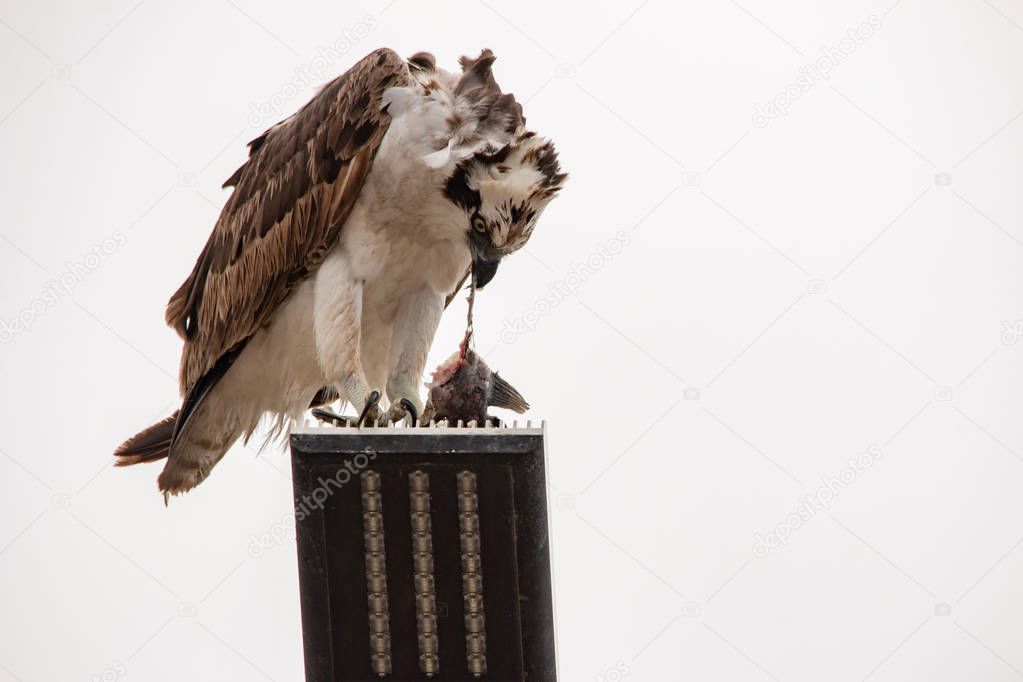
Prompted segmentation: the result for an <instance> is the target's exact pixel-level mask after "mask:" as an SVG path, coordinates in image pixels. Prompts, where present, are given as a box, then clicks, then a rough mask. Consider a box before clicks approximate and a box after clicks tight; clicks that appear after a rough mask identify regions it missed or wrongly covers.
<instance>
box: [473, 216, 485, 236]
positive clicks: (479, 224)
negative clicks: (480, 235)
mask: <svg viewBox="0 0 1023 682" xmlns="http://www.w3.org/2000/svg"><path fill="white" fill-rule="evenodd" d="M472 229H474V230H476V231H477V232H486V231H487V221H485V220H484V219H483V218H482V216H476V217H475V218H473V219H472Z"/></svg>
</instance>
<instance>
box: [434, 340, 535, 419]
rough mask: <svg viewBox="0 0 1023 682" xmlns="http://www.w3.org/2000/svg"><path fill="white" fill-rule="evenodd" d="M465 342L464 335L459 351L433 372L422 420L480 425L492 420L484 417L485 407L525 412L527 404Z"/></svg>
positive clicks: (513, 388)
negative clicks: (473, 422) (472, 422)
mask: <svg viewBox="0 0 1023 682" xmlns="http://www.w3.org/2000/svg"><path fill="white" fill-rule="evenodd" d="M468 341H469V337H468V335H467V336H466V338H465V340H464V341H462V344H461V346H460V347H459V349H458V351H457V352H455V353H454V354H452V355H451V357H449V358H448V359H447V360H445V361H444V362H442V363H441V364H440V365H439V366H438V367H437V369H436V370H434V372H433V377H432V380H431V381H430V383H429V389H430V390H429V397H428V399H427V401H426V408H425V409H424V412H423V420H424V421H426V422H429V421H430V420H433V421H441V420H444V419H446V420H447V421H448V423H449V424H453V423H457V422H458V421H459V420H461V421H463V422H464V423H466V424H468V423H469V422H471V421H475V422H476V423H477V424H480V425H482V424H483V423H485V422H488V421H492V420H493V419H494V418H493V417H489V416H488V415H487V408H488V407H502V408H505V409H508V410H512V411H513V412H518V413H519V414H522V413H523V412H525V411H526V410H528V409H529V403H527V402H526V399H525V398H523V397H522V394H521V393H519V392H518V391H517V390H516V389H515V387H514V386H512V385H511V384H510V383H508V382H507V381H505V380H504V379H503V378H502V377H501V376H500V375H499V374H498V373H497V372H495V371H493V370H492V369H491V368H490V366H489V365H488V364H487V363H486V362H485V361H484V360H483V358H481V357H480V356H479V355H478V354H477V353H476V352H475V351H474V350H472V349H471V348H469V346H468Z"/></svg>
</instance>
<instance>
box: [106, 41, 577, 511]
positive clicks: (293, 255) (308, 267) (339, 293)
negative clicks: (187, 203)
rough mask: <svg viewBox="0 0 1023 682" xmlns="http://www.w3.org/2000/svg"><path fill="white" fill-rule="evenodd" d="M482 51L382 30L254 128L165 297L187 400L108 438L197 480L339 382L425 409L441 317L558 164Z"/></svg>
mask: <svg viewBox="0 0 1023 682" xmlns="http://www.w3.org/2000/svg"><path fill="white" fill-rule="evenodd" d="M494 59H495V57H494V54H493V53H492V52H491V51H490V50H483V52H482V53H481V54H480V55H479V56H478V57H477V58H476V59H470V58H467V57H462V59H461V60H460V64H461V67H462V69H461V73H460V74H453V73H449V72H447V71H445V70H443V69H439V68H437V66H436V62H435V59H434V57H433V55H431V54H428V53H425V52H422V53H419V54H416V55H414V56H412V57H410V58H409V59H408V60H405V59H402V58H401V57H399V56H398V55H397V54H396V53H395V52H393V51H392V50H388V49H380V50H377V51H376V52H373V53H372V54H370V55H369V56H367V57H365V58H364V59H362V60H361V61H360V62H358V63H357V64H356V65H355V66H353V67H352V68H351V69H349V70H348V71H347V72H346V73H344V74H343V75H342V76H340V77H339V78H337V79H335V80H334V81H332V82H331V83H329V84H328V85H326V86H325V87H324V88H323V89H322V90H321V91H320V92H319V93H318V94H317V95H316V96H315V97H314V98H313V99H312V100H311V101H309V102H308V103H307V104H306V105H305V106H304V107H302V109H300V110H299V111H298V112H297V113H296V114H294V115H293V116H291V117H290V118H287V119H285V120H284V121H282V122H280V123H278V124H276V125H274V126H273V127H271V128H270V129H269V130H267V131H266V132H265V133H263V134H262V135H260V136H259V137H257V138H256V139H255V140H253V141H252V142H250V143H249V158H248V160H247V161H246V162H245V163H244V164H243V165H242V166H241V168H239V169H238V170H237V171H236V172H235V173H234V175H232V176H231V177H230V178H229V179H228V180H227V182H225V183H224V187H233V188H234V192H233V193H232V194H231V196H230V197H229V198H228V200H227V202H226V204H225V205H224V208H223V210H222V211H221V214H220V217H219V218H218V220H217V222H216V224H215V225H214V227H213V233H212V234H211V235H210V237H209V240H208V241H207V242H206V246H205V248H203V250H202V253H201V254H200V255H199V258H198V260H197V261H196V263H195V267H194V268H193V270H192V273H191V274H190V275H189V276H188V278H187V279H186V280H185V282H184V283H183V284H182V285H181V287H180V288H179V289H178V290H177V291H176V292H175V293H174V295H173V296H172V297H171V299H170V301H169V303H168V304H167V311H166V320H167V324H168V325H169V326H171V327H172V328H173V329H175V330H176V331H177V333H178V334H179V335H180V336H181V338H182V339H183V340H184V349H183V351H182V355H181V371H180V386H181V393H182V397H183V402H182V405H181V408H180V409H179V410H178V411H177V412H175V413H174V414H173V415H172V416H171V417H169V418H167V419H165V420H164V421H162V422H160V423H158V424H155V425H153V426H151V427H149V428H148V429H146V430H144V431H142V432H141V433H139V434H138V435H136V436H134V437H133V438H130V439H129V440H128V441H126V442H125V443H124V444H123V445H121V447H120V448H118V450H117V451H116V453H115V456H116V458H117V464H118V465H119V466H125V465H130V464H136V463H139V462H151V461H156V460H160V459H163V458H165V457H166V458H167V463H166V465H165V466H164V469H163V472H162V473H161V474H160V476H159V479H158V484H159V488H160V491H161V492H163V493H164V495H165V496H166V495H168V494H178V493H182V492H185V491H187V490H189V489H191V488H193V487H195V486H196V485H198V484H199V483H201V482H202V481H203V480H204V479H205V478H206V476H207V475H208V474H209V472H210V469H212V468H213V466H214V465H215V464H216V463H217V462H218V461H220V459H221V458H222V457H223V456H224V453H226V452H227V450H228V449H229V448H230V447H231V445H232V444H233V443H234V442H235V441H236V440H237V439H238V438H239V437H243V436H244V437H245V438H246V440H247V439H248V438H249V437H250V436H251V435H252V433H253V431H254V430H255V429H256V427H257V425H258V423H259V421H260V419H261V418H262V417H263V416H264V414H270V415H272V416H273V417H274V418H275V426H276V429H277V430H278V431H279V430H280V429H282V428H283V426H284V424H285V423H286V422H287V421H288V420H293V419H296V418H298V417H299V416H300V415H301V414H302V413H303V411H304V410H306V409H307V408H309V407H310V406H315V405H319V404H324V403H327V402H333V401H334V400H338V399H340V400H344V401H348V402H350V403H352V404H353V405H354V406H356V408H357V409H359V408H363V407H365V409H364V410H363V411H364V413H366V412H370V413H371V414H374V416H376V410H377V408H376V405H375V403H376V400H377V399H378V398H379V396H380V393H381V391H384V392H386V395H387V397H388V398H389V401H390V410H389V412H388V417H389V418H392V419H400V418H403V417H404V414H405V411H406V410H407V411H408V412H410V413H411V414H413V415H414V414H416V413H417V412H421V411H422V400H421V397H420V388H421V383H422V375H423V370H424V366H425V364H426V357H427V353H428V351H429V349H430V345H431V342H432V340H433V336H434V334H435V332H436V330H437V325H438V323H439V321H440V316H441V314H442V312H443V311H444V309H445V307H446V306H447V304H448V303H449V302H450V300H451V298H452V297H453V296H454V294H455V293H456V292H457V291H458V289H459V288H460V287H461V285H462V284H463V283H464V282H465V281H466V279H467V278H468V277H469V276H470V273H471V276H472V280H473V283H474V284H475V285H476V286H478V287H482V286H484V285H485V284H486V283H487V282H489V281H490V280H491V278H493V276H494V274H495V272H496V271H497V266H498V263H499V262H500V260H501V258H502V257H504V256H506V255H508V254H509V253H512V252H513V251H516V250H517V249H519V248H521V247H522V245H523V244H525V243H526V240H528V239H529V236H530V234H531V233H532V231H533V227H534V225H535V224H536V220H537V218H538V217H539V215H540V213H541V212H542V211H543V209H544V207H545V206H546V205H547V203H548V202H549V201H550V200H551V199H552V198H553V197H554V196H555V194H556V193H557V192H558V190H559V189H560V188H561V186H562V184H563V183H564V181H565V178H566V177H567V176H566V174H565V173H562V172H561V170H560V167H559V163H558V156H557V153H556V152H555V149H554V146H553V145H552V144H551V142H549V141H547V140H545V139H543V138H541V137H539V136H537V135H536V134H535V133H533V132H531V131H527V130H526V129H525V118H524V117H523V116H522V107H521V106H520V105H519V104H518V103H517V102H516V101H515V98H514V96H512V95H511V94H505V93H502V92H501V89H500V87H498V85H497V82H496V81H495V80H494V76H493V74H492V72H491V65H492V64H493V62H494Z"/></svg>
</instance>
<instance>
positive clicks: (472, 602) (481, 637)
mask: <svg viewBox="0 0 1023 682" xmlns="http://www.w3.org/2000/svg"><path fill="white" fill-rule="evenodd" d="M479 526H480V523H479V513H478V507H477V497H476V474H474V473H472V472H470V471H463V472H461V473H459V474H458V535H459V544H460V547H461V554H462V599H463V600H464V604H465V655H466V663H467V666H468V670H469V672H470V673H472V674H473V675H475V676H476V677H479V676H480V675H483V674H485V673H486V672H487V634H486V629H485V619H484V614H483V569H482V566H481V564H480V527H479Z"/></svg>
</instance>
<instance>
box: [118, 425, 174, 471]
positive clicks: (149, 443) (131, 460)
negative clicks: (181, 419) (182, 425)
mask: <svg viewBox="0 0 1023 682" xmlns="http://www.w3.org/2000/svg"><path fill="white" fill-rule="evenodd" d="M177 420H178V412H174V414H172V415H171V416H169V417H167V418H166V419H164V420H163V421H161V422H158V423H156V424H153V425H152V426H150V427H149V428H148V429H144V430H143V431H140V432H139V433H137V434H136V435H134V436H132V437H131V438H129V439H128V440H126V441H124V443H122V444H121V447H119V448H117V450H116V451H115V452H114V457H116V458H117V461H116V462H115V463H114V466H119V467H126V466H131V465H132V464H140V463H142V462H156V461H158V460H161V459H163V458H164V457H166V456H167V455H168V454H170V446H171V438H172V436H173V435H174V424H175V423H176V422H177Z"/></svg>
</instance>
